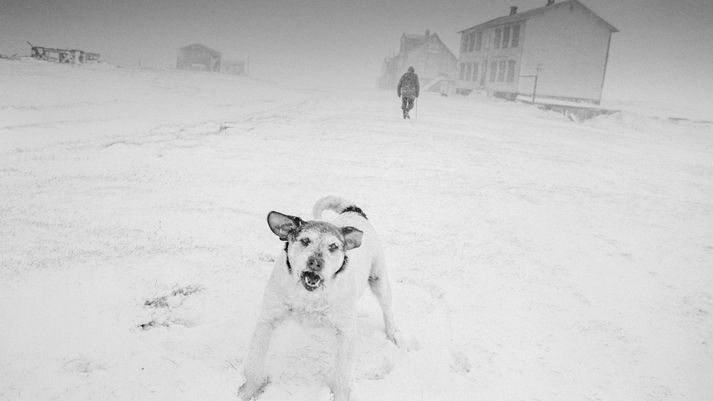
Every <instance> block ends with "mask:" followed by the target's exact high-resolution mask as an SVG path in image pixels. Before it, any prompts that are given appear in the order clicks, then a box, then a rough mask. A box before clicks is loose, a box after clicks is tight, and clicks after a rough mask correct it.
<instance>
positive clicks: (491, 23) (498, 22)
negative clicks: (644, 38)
mask: <svg viewBox="0 0 713 401" xmlns="http://www.w3.org/2000/svg"><path fill="white" fill-rule="evenodd" d="M566 4H573V5H577V6H579V7H581V8H582V9H583V10H584V11H585V12H587V13H589V14H591V15H592V16H594V17H595V18H597V19H598V20H599V21H601V22H602V23H604V25H606V26H607V28H609V30H610V31H612V32H619V30H618V29H616V28H615V27H614V26H613V25H612V24H610V23H608V22H607V21H605V20H604V19H603V18H602V17H600V16H599V15H597V14H596V13H595V12H594V11H592V10H590V9H589V8H588V7H587V6H585V5H584V4H582V3H581V2H580V1H578V0H567V1H563V2H561V3H553V4H552V5H549V6H544V7H539V8H535V9H532V10H528V11H525V12H521V13H515V14H512V15H506V16H504V17H498V18H495V19H491V20H490V21H486V22H483V23H481V24H478V25H475V26H472V27H470V28H467V29H463V30H462V31H458V33H463V32H466V31H470V30H473V29H480V28H488V27H491V26H495V25H501V24H507V23H508V22H514V21H517V20H520V19H526V18H529V17H531V16H533V15H537V14H542V13H545V12H547V11H549V10H551V9H554V8H557V7H561V6H563V5H566Z"/></svg>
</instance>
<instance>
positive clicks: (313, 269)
mask: <svg viewBox="0 0 713 401" xmlns="http://www.w3.org/2000/svg"><path fill="white" fill-rule="evenodd" d="M328 209H330V210H333V211H335V212H337V213H338V215H337V216H336V217H335V218H334V219H332V220H331V221H320V220H312V221H304V220H302V219H300V218H299V217H294V216H288V215H285V214H282V213H278V212H270V213H269V214H268V216H267V223H268V225H269V226H270V229H271V230H272V232H273V233H275V235H277V236H278V237H279V238H280V240H282V241H285V250H284V252H282V253H281V254H280V255H279V257H277V258H276V261H275V266H274V268H273V272H272V276H271V277H270V280H269V282H268V284H267V288H266V289H265V296H264V299H263V305H262V311H261V315H260V318H259V319H258V323H257V327H256V329H255V334H254V335H253V338H252V342H251V344H250V351H249V353H248V357H247V360H246V364H245V379H246V380H245V383H244V384H243V385H242V386H241V387H240V390H239V392H238V395H239V396H240V397H241V398H242V399H243V400H246V401H247V400H250V399H253V398H256V397H257V396H259V395H260V394H261V393H262V391H263V390H264V388H265V386H266V385H267V384H268V383H269V378H268V377H267V375H266V372H265V371H264V365H265V356H266V354H267V351H268V347H269V346H270V338H271V336H272V333H273V331H274V330H275V328H276V327H277V326H278V325H279V324H280V323H281V322H283V321H284V320H285V319H287V318H289V317H293V316H295V315H296V316H297V317H303V318H304V317H308V318H310V319H309V321H311V322H320V323H322V324H326V325H328V326H330V327H332V328H334V329H335V331H336V335H337V353H336V361H335V366H334V370H333V371H334V377H333V378H332V379H331V380H330V382H329V383H328V384H329V387H330V389H331V390H332V393H333V394H334V400H335V401H346V400H349V397H350V392H351V388H350V381H351V368H352V358H353V353H354V341H355V337H356V303H357V301H358V300H359V298H361V295H362V294H363V293H364V290H365V289H366V287H367V286H368V287H370V288H371V291H372V292H373V293H374V295H375V296H376V298H377V300H378V301H379V304H380V305H381V310H382V312H383V317H384V329H385V332H386V337H387V338H388V339H389V340H391V341H392V342H393V343H394V344H397V345H398V343H399V342H400V339H399V337H400V334H399V332H398V330H397V329H396V326H395V324H394V317H393V314H392V311H391V288H390V287H389V280H388V277H387V274H386V265H385V263H384V253H383V251H382V249H381V245H380V242H379V238H378V237H377V235H376V232H375V231H374V228H373V227H372V226H371V224H369V221H368V220H367V218H366V214H364V212H363V211H362V210H361V209H360V208H358V207H357V206H356V205H354V203H352V202H349V201H346V200H344V199H341V198H338V197H333V196H328V197H325V198H322V199H320V200H318V201H317V203H316V204H315V205H314V210H313V213H314V218H315V219H320V218H321V215H322V212H323V211H324V210H328Z"/></svg>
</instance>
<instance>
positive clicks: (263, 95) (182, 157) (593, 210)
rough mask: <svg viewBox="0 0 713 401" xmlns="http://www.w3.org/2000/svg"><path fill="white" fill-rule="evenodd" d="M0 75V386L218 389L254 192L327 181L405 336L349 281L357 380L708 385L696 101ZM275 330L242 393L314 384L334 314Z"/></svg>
mask: <svg viewBox="0 0 713 401" xmlns="http://www.w3.org/2000/svg"><path fill="white" fill-rule="evenodd" d="M0 90H1V91H2V96H0V325H1V328H0V399H2V400H67V401H70V400H71V401H76V400H117V401H119V400H122V401H123V400H166V401H168V400H170V401H177V400H234V399H235V394H236V391H237V388H238V386H239V385H240V384H241V383H242V381H243V377H242V362H243V359H244V357H245V355H246V348H247V345H248V342H249V338H250V335H251V333H252V330H253V327H254V323H255V320H256V318H257V313H258V308H259V305H260V298H261V294H262V291H263V288H264V285H265V283H266V281H267V277H268V275H269V273H270V269H271V268H272V261H273V256H274V255H275V254H276V253H277V252H279V251H280V246H281V243H280V242H279V241H278V240H277V239H276V238H275V237H274V235H273V234H272V233H271V232H270V231H269V229H268V227H267V224H266V222H265V216H266V214H267V213H268V212H269V211H270V210H278V211H282V212H285V213H290V214H299V215H302V216H304V217H309V211H310V210H311V207H312V204H313V202H314V201H315V200H316V199H317V198H318V197H320V196H323V195H327V194H337V195H341V196H344V197H347V198H351V199H354V200H356V201H357V203H358V204H359V205H360V206H361V207H362V208H363V209H364V210H365V212H366V213H367V214H368V215H369V217H370V220H371V221H372V223H373V224H374V226H375V227H376V229H377V230H378V231H379V232H380V234H381V237H382V239H383V240H384V242H385V247H386V253H387V258H388V262H389V264H390V271H391V278H392V281H393V289H394V307H395V313H396V319H397V322H398V323H399V324H400V326H401V329H402V330H403V331H404V332H405V334H406V336H407V337H408V341H407V343H408V344H407V345H408V347H409V348H410V350H409V351H407V350H400V349H397V348H395V347H394V346H393V345H391V344H390V343H389V342H388V341H387V340H386V339H385V338H384V336H383V334H382V331H381V330H382V328H381V325H382V323H381V317H380V314H379V311H378V306H377V305H376V303H375V301H374V300H373V298H372V297H371V295H370V294H367V295H366V296H365V298H364V300H363V303H362V305H361V309H360V311H361V312H360V318H359V320H360V321H359V328H360V337H359V339H358V344H357V349H358V351H357V352H358V354H357V355H358V356H357V360H356V367H355V368H356V372H355V383H354V389H355V396H356V397H358V399H359V400H363V401H366V400H389V401H393V400H415V401H420V400H424V401H431V400H449V401H453V400H488V401H489V400H548V401H551V400H562V401H570V400H711V394H713V380H711V377H713V127H711V125H706V124H696V123H690V122H674V121H669V120H666V119H656V118H651V117H643V116H638V115H635V114H619V115H613V116H607V117H600V118H597V119H594V120H590V121H587V122H584V123H581V124H575V123H572V122H570V121H568V120H567V119H566V118H564V117H563V116H561V115H559V114H555V113H548V112H544V111H540V110H537V109H533V108H531V107H528V106H525V105H521V104H515V103H508V102H502V101H495V100H492V99H478V98H462V97H457V98H443V97H440V96H435V95H434V96H429V95H428V94H426V95H424V96H423V97H422V98H421V99H419V106H418V107H419V110H418V119H414V120H410V121H404V120H401V119H400V110H399V104H400V101H399V99H398V98H397V97H396V94H395V91H389V92H380V91H349V92H339V91H335V92H329V91H316V90H315V91H306V90H296V89H290V88H286V87H280V86H277V85H274V84H270V83H265V82H259V81H254V80H251V79H249V78H244V77H233V76H221V75H211V74H207V73H186V72H177V71H152V70H128V69H117V68H113V67H110V66H103V65H96V66H80V67H70V66H64V65H55V64H46V63H41V62H35V61H32V60H20V61H7V60H0ZM412 114H414V113H412ZM277 337H278V338H277V339H276V343H275V344H274V346H273V348H272V351H271V353H270V356H269V361H268V364H269V368H270V372H271V374H272V378H273V379H272V385H271V386H270V387H269V388H268V389H267V391H266V392H265V393H264V394H263V396H262V397H261V400H264V401H275V400H297V401H301V400H328V399H329V392H328V390H327V387H326V386H325V385H324V384H323V377H324V376H325V375H326V374H327V373H328V372H329V371H330V369H331V358H332V355H333V352H334V350H333V346H334V343H333V341H334V340H333V338H332V336H331V335H330V333H329V332H328V331H326V330H324V329H315V328H302V327H300V326H297V325H287V326H285V327H284V328H283V329H281V330H280V331H279V333H278V336H277Z"/></svg>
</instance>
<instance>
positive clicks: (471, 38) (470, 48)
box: [468, 32, 475, 52]
mask: <svg viewBox="0 0 713 401" xmlns="http://www.w3.org/2000/svg"><path fill="white" fill-rule="evenodd" d="M474 42H475V32H471V33H469V34H468V51H469V52H472V51H473V46H474V45H475V43H474Z"/></svg>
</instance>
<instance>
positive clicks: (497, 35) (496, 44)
mask: <svg viewBox="0 0 713 401" xmlns="http://www.w3.org/2000/svg"><path fill="white" fill-rule="evenodd" d="M498 48H500V28H498V29H496V30H495V39H494V40H493V49H498Z"/></svg>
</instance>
